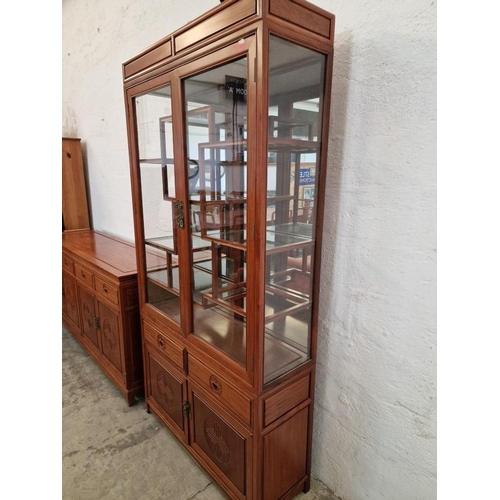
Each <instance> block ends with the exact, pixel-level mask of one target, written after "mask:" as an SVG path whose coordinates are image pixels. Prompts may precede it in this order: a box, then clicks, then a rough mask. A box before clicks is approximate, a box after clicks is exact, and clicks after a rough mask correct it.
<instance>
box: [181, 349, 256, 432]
mask: <svg viewBox="0 0 500 500" xmlns="http://www.w3.org/2000/svg"><path fill="white" fill-rule="evenodd" d="M188 373H189V375H190V376H191V377H193V379H194V380H195V381H197V382H198V383H199V384H200V385H201V386H202V387H203V388H204V389H207V390H208V391H209V392H210V393H211V394H212V395H213V396H214V397H215V398H216V399H217V400H218V401H220V402H221V403H222V404H223V405H224V406H225V407H227V408H229V409H230V410H231V411H232V412H233V413H234V414H235V415H236V416H238V417H239V418H240V419H241V420H243V422H245V423H246V424H248V425H251V418H250V415H251V400H250V399H249V398H247V397H246V396H244V395H243V394H241V393H240V392H239V391H237V390H236V389H235V388H234V387H233V386H232V385H231V384H229V383H228V382H227V381H226V380H224V379H222V378H221V377H220V376H218V375H216V374H215V373H214V372H213V371H212V370H210V369H209V368H208V367H206V366H205V365H204V364H203V363H201V361H198V360H197V359H196V358H193V357H191V356H190V357H189V359H188Z"/></svg>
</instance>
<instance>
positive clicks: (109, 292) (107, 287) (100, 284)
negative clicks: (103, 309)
mask: <svg viewBox="0 0 500 500" xmlns="http://www.w3.org/2000/svg"><path fill="white" fill-rule="evenodd" d="M95 290H96V292H97V293H98V294H99V295H102V296H103V297H106V298H107V299H108V300H109V301H111V302H113V304H116V305H118V289H117V288H116V287H115V286H114V285H112V284H110V283H108V282H106V281H104V280H102V279H101V278H99V277H98V276H95Z"/></svg>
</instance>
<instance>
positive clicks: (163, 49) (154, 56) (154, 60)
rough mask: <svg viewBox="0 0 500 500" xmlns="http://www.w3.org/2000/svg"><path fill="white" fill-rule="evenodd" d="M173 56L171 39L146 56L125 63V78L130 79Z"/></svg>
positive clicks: (150, 50)
mask: <svg viewBox="0 0 500 500" xmlns="http://www.w3.org/2000/svg"><path fill="white" fill-rule="evenodd" d="M171 55H172V40H171V39H170V38H169V39H168V40H165V41H164V42H163V43H160V44H159V45H157V46H155V47H154V48H151V49H149V51H148V52H147V53H145V54H144V55H142V56H139V57H137V58H135V59H133V60H131V61H129V62H127V63H125V64H124V65H123V75H124V77H125V78H130V77H131V76H133V75H135V74H137V73H140V72H141V71H143V70H144V69H146V68H150V67H151V66H155V65H156V64H159V63H162V62H165V61H166V60H168V58H169V57H170V56H171Z"/></svg>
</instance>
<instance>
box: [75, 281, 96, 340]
mask: <svg viewBox="0 0 500 500" xmlns="http://www.w3.org/2000/svg"><path fill="white" fill-rule="evenodd" d="M78 291H79V294H80V311H81V315H82V333H83V335H85V337H87V338H88V339H89V340H90V341H91V342H92V343H93V344H94V345H95V346H96V347H99V337H98V332H97V322H96V318H97V315H96V310H95V304H94V296H93V295H91V294H90V293H88V292H87V291H85V290H84V289H83V288H80V287H78Z"/></svg>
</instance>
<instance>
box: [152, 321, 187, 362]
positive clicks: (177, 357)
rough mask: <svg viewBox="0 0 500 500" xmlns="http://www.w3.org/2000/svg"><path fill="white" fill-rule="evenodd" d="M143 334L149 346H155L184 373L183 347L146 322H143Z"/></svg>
mask: <svg viewBox="0 0 500 500" xmlns="http://www.w3.org/2000/svg"><path fill="white" fill-rule="evenodd" d="M143 332H144V338H145V340H146V341H147V342H148V343H149V344H151V345H153V346H155V347H156V348H157V349H158V350H159V351H161V352H162V353H163V354H165V356H167V358H168V359H170V361H172V363H173V364H174V365H176V366H178V367H179V368H180V369H181V370H183V371H184V349H183V348H182V347H180V346H179V345H177V344H176V343H175V342H172V341H171V340H170V339H169V338H168V337H167V336H166V335H164V334H163V333H161V332H160V331H159V330H157V329H156V328H154V327H153V326H151V325H149V324H148V323H146V322H145V321H144V322H143Z"/></svg>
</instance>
